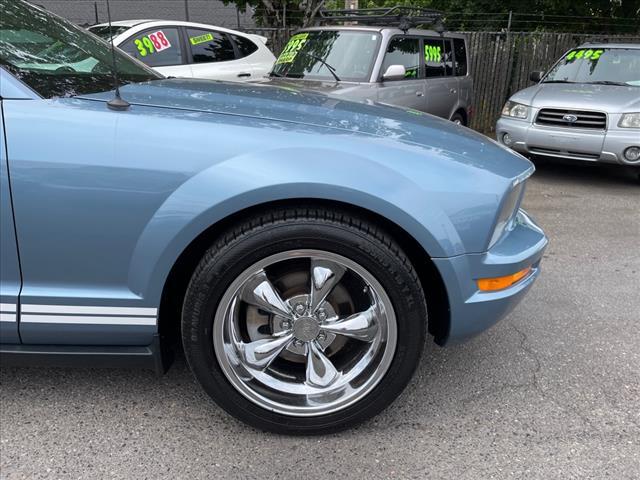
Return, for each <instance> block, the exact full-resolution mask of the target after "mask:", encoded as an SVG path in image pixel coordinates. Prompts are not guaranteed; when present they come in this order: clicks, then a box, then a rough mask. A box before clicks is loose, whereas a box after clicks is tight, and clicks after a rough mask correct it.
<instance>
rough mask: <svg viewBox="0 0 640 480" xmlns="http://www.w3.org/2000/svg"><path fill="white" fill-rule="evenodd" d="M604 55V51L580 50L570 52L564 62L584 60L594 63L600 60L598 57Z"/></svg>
mask: <svg viewBox="0 0 640 480" xmlns="http://www.w3.org/2000/svg"><path fill="white" fill-rule="evenodd" d="M603 53H604V50H592V49H581V50H572V51H570V52H569V53H568V54H567V56H566V57H565V60H574V59H577V60H579V59H581V58H584V59H586V60H590V61H592V62H593V61H595V60H598V59H599V58H600V56H601V55H602V54H603Z"/></svg>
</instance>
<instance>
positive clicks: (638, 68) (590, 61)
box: [543, 46, 640, 87]
mask: <svg viewBox="0 0 640 480" xmlns="http://www.w3.org/2000/svg"><path fill="white" fill-rule="evenodd" d="M543 82H570V83H571V82H573V83H604V84H606V83H614V84H615V83H619V84H622V85H625V84H626V85H630V86H635V87H640V50H638V49H633V48H605V47H603V48H597V47H588V46H587V47H579V48H576V49H574V50H571V51H570V52H569V53H567V54H566V55H565V56H564V57H563V58H562V59H561V60H560V61H559V62H558V63H557V64H556V65H555V66H554V67H553V68H552V69H551V71H550V72H549V74H548V75H547V77H545V79H544V80H543Z"/></svg>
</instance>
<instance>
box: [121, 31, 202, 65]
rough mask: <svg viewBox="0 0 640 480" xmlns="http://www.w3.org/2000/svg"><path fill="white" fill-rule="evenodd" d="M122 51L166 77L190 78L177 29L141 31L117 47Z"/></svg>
mask: <svg viewBox="0 0 640 480" xmlns="http://www.w3.org/2000/svg"><path fill="white" fill-rule="evenodd" d="M118 47H120V48H121V49H122V50H124V51H125V52H126V53H128V54H129V55H131V56H132V57H135V58H137V59H138V60H140V61H142V62H144V63H146V64H147V65H149V66H150V67H151V68H153V69H154V70H157V71H158V72H160V73H161V74H163V75H165V76H167V77H192V76H193V73H192V71H191V66H190V65H189V64H188V63H187V55H186V54H185V52H184V50H183V46H182V42H181V36H180V29H179V28H178V27H172V26H165V27H155V28H149V29H147V30H143V31H141V32H138V33H136V34H135V35H133V36H131V37H129V38H128V39H127V40H125V41H123V42H122V43H120V44H119V45H118Z"/></svg>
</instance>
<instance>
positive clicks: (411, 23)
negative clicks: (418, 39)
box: [316, 6, 444, 33]
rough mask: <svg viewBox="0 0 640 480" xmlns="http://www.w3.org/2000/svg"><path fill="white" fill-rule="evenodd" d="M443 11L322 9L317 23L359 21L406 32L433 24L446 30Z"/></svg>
mask: <svg viewBox="0 0 640 480" xmlns="http://www.w3.org/2000/svg"><path fill="white" fill-rule="evenodd" d="M443 15H444V14H443V13H442V12H440V11H439V10H433V9H430V8H421V7H402V6H395V7H390V8H387V7H377V8H357V9H353V10H350V9H345V10H320V12H319V14H318V16H316V23H318V24H324V23H327V22H358V24H362V25H375V26H384V27H387V26H389V27H391V26H393V27H398V28H399V29H400V30H403V31H404V32H406V31H407V30H409V29H410V28H413V27H416V26H418V25H425V24H426V25H433V26H434V30H436V31H437V32H439V33H441V32H443V31H444V24H443V22H442V17H443Z"/></svg>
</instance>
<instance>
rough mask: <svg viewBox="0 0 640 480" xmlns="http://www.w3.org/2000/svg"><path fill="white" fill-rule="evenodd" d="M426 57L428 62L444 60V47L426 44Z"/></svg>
mask: <svg viewBox="0 0 640 480" xmlns="http://www.w3.org/2000/svg"><path fill="white" fill-rule="evenodd" d="M424 59H425V61H427V62H441V61H442V48H441V47H440V46H436V45H425V46H424Z"/></svg>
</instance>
